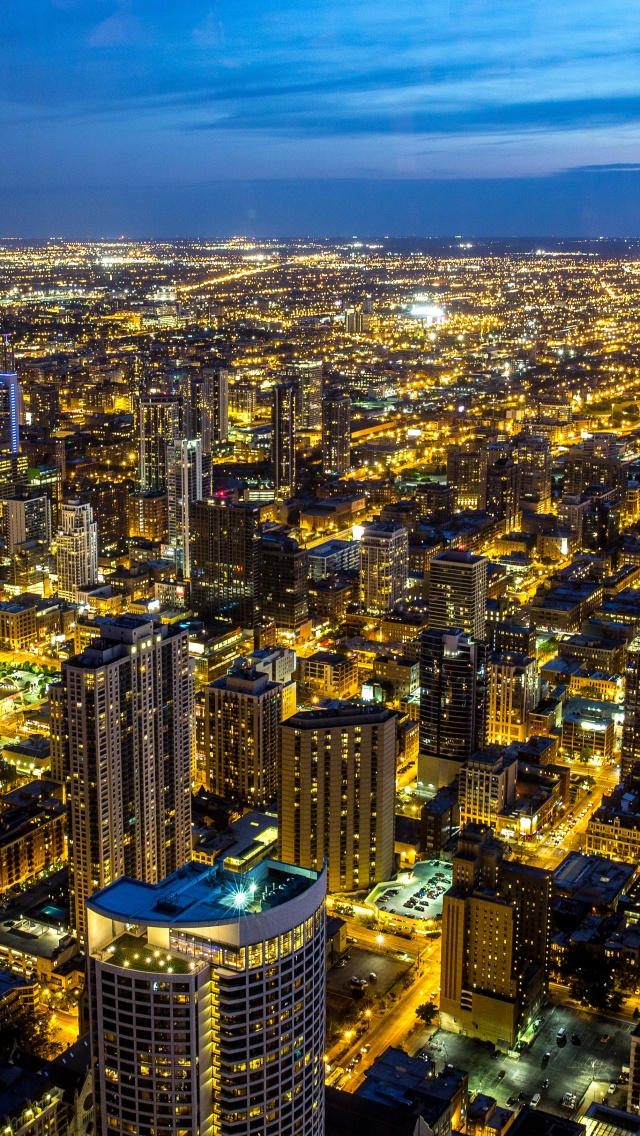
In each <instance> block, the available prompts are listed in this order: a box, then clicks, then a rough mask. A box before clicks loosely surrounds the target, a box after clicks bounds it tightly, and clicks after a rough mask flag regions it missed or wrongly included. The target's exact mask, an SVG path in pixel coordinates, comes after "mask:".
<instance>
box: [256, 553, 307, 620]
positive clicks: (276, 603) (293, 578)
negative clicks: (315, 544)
mask: <svg viewBox="0 0 640 1136" xmlns="http://www.w3.org/2000/svg"><path fill="white" fill-rule="evenodd" d="M260 580H261V589H262V599H261V606H262V617H263V619H265V620H273V621H274V622H275V625H276V627H277V628H278V630H280V631H283V632H285V633H287V635H288V637H289V638H296V637H297V636H298V635H299V633H300V628H301V627H302V625H303V624H304V623H306V621H307V620H308V618H309V553H308V552H307V550H306V549H305V548H300V547H299V545H298V542H297V541H296V540H293V538H292V537H289V536H283V535H282V534H281V533H269V532H267V533H265V534H264V535H263V537H262V546H261V574H260Z"/></svg>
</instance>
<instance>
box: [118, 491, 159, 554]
mask: <svg viewBox="0 0 640 1136" xmlns="http://www.w3.org/2000/svg"><path fill="white" fill-rule="evenodd" d="M128 504H129V509H128V511H129V536H130V537H131V536H133V537H135V536H141V537H144V539H145V540H151V541H154V542H158V541H165V540H166V539H167V527H168V518H167V494H166V493H163V492H162V490H160V489H145V491H144V493H135V494H132V496H131V497H130V498H129V503H128Z"/></svg>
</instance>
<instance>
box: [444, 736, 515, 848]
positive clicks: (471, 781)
mask: <svg viewBox="0 0 640 1136" xmlns="http://www.w3.org/2000/svg"><path fill="white" fill-rule="evenodd" d="M517 776H518V760H517V758H516V757H515V756H514V755H513V754H506V753H503V752H502V751H501V750H500V749H495V750H491V749H489V750H480V752H479V753H474V755H473V757H470V758H469V760H468V761H465V763H464V765H463V766H462V768H461V770H460V775H459V782H458V803H459V806H460V825H461V827H462V828H464V827H465V825H467V824H482V825H485V826H486V827H487V828H490V829H492V831H493V832H495V834H496V836H499V835H500V830H501V828H502V820H503V819H504V818H505V817H506V812H507V810H508V809H510V808H511V807H512V806H513V805H514V803H515V799H516V781H517Z"/></svg>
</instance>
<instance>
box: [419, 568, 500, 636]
mask: <svg viewBox="0 0 640 1136" xmlns="http://www.w3.org/2000/svg"><path fill="white" fill-rule="evenodd" d="M488 565H489V561H488V559H487V557H486V556H478V555H477V554H476V553H474V552H469V551H468V550H467V549H464V548H450V549H448V550H447V551H446V552H443V553H441V555H440V556H434V557H433V559H432V560H431V561H430V563H429V627H436V628H439V629H440V630H442V631H446V630H448V628H450V627H458V628H460V629H461V630H462V631H466V632H467V633H468V634H469V635H472V636H473V638H474V639H484V637H485V627H486V618H487V569H488Z"/></svg>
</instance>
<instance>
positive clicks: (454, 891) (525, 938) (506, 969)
mask: <svg viewBox="0 0 640 1136" xmlns="http://www.w3.org/2000/svg"><path fill="white" fill-rule="evenodd" d="M552 880H553V876H552V874H551V872H547V871H545V870H544V869H542V868H530V867H528V866H526V865H524V864H518V863H508V864H507V863H504V862H503V861H502V845H500V844H499V843H498V842H497V841H496V840H494V839H493V838H492V836H491V833H490V830H489V829H487V828H483V827H482V826H481V825H476V824H473V825H469V826H468V827H467V828H465V829H463V830H462V832H461V834H460V840H459V842H458V849H457V851H456V854H455V856H454V860H453V883H452V887H451V888H450V889H449V891H448V892H447V893H446V894H445V896H444V902H443V910H442V960H441V979H440V982H441V993H440V1022H441V1025H442V1027H443V1028H444V1029H450V1030H453V1031H455V1032H456V1033H460V1032H463V1033H465V1034H468V1035H469V1036H471V1037H477V1038H479V1039H481V1040H483V1041H491V1042H492V1043H493V1044H494V1045H497V1046H499V1047H500V1048H504V1049H513V1047H514V1046H515V1044H516V1042H517V1040H518V1036H519V1035H520V1033H521V1032H522V1031H523V1030H524V1029H525V1028H526V1026H527V1024H528V1022H529V1021H531V1019H532V1017H534V1015H535V1013H536V1011H537V1010H538V1008H539V1007H540V1006H541V1005H542V1003H543V1002H544V1000H545V998H546V993H547V978H548V965H549V948H550V926H551V894H552Z"/></svg>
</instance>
